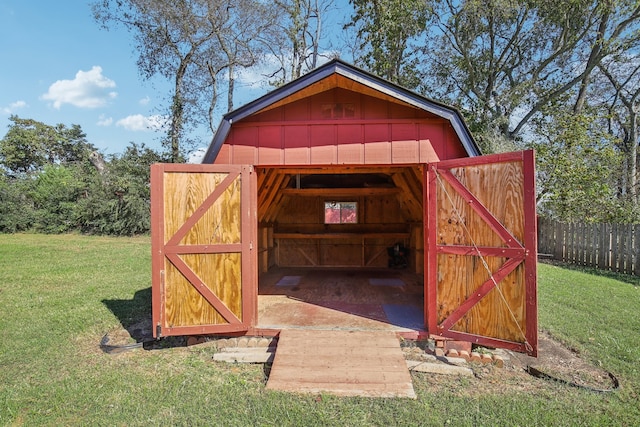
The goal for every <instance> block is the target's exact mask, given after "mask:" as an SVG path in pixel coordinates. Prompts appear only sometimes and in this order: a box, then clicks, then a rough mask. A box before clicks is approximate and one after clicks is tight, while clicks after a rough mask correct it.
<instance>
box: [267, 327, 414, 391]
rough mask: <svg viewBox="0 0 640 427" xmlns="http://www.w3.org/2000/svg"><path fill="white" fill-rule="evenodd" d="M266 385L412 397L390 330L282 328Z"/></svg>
mask: <svg viewBox="0 0 640 427" xmlns="http://www.w3.org/2000/svg"><path fill="white" fill-rule="evenodd" d="M267 389H270V390H280V391H288V392H297V393H330V394H334V395H338V396H366V397H408V398H412V399H415V398H416V394H415V392H414V390H413V383H412V382H411V374H410V373H409V370H408V368H407V364H406V362H405V360H404V356H403V354H402V350H401V349H400V342H399V341H398V339H397V338H396V335H395V334H394V333H393V332H390V331H308V330H295V329H289V330H286V329H285V330H283V331H281V332H280V337H279V339H278V347H277V349H276V354H275V358H274V361H273V365H272V367H271V373H270V374H269V380H268V381H267Z"/></svg>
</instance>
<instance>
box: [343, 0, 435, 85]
mask: <svg viewBox="0 0 640 427" xmlns="http://www.w3.org/2000/svg"><path fill="white" fill-rule="evenodd" d="M350 3H351V4H352V5H353V7H354V15H353V17H352V20H351V22H350V23H349V24H347V27H355V28H356V30H357V37H358V41H359V50H360V51H361V56H360V57H359V58H356V62H358V63H361V64H363V65H364V66H366V67H367V68H368V69H369V70H371V71H372V72H373V73H375V74H377V75H379V76H380V77H383V78H385V79H387V80H389V81H391V82H394V83H398V84H400V85H402V86H406V87H409V88H414V87H416V86H417V85H418V82H419V79H420V75H419V73H417V69H416V65H417V63H418V56H417V55H416V53H417V51H416V50H415V49H412V46H411V44H410V41H411V40H412V39H414V38H415V37H417V36H418V35H420V34H422V33H423V32H424V31H425V30H426V23H427V18H428V15H429V8H428V3H427V2H424V1H420V0H411V1H406V0H381V1H375V2H370V1H367V0H350Z"/></svg>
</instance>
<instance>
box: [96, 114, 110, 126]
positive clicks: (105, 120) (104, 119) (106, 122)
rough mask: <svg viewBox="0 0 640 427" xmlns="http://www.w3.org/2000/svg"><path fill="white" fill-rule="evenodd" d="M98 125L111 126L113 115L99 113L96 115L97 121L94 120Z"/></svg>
mask: <svg viewBox="0 0 640 427" xmlns="http://www.w3.org/2000/svg"><path fill="white" fill-rule="evenodd" d="M96 124H97V125H98V126H105V127H106V126H111V125H112V124H113V117H106V116H105V115H104V114H100V117H98V121H97V122H96Z"/></svg>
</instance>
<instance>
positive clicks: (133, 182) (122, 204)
mask: <svg viewBox="0 0 640 427" xmlns="http://www.w3.org/2000/svg"><path fill="white" fill-rule="evenodd" d="M164 161H167V159H166V158H165V157H163V156H162V155H161V154H160V153H157V152H156V151H154V150H152V149H150V148H148V147H145V146H144V145H141V146H139V145H137V144H133V143H132V144H131V145H129V146H128V147H127V149H126V150H125V152H124V153H123V154H121V155H113V156H110V157H109V158H107V161H106V167H105V172H104V173H103V174H97V173H95V171H94V173H93V174H91V173H89V174H87V175H86V177H87V179H86V181H85V182H86V184H85V185H86V186H85V189H84V193H83V195H82V197H80V198H79V199H78V201H77V205H76V209H75V221H76V224H77V227H78V228H79V230H80V231H82V232H84V233H90V234H110V235H126V236H130V235H135V234H142V233H147V232H149V229H150V222H151V213H150V206H151V201H150V199H151V193H150V187H149V179H150V166H151V165H152V164H153V163H158V162H164Z"/></svg>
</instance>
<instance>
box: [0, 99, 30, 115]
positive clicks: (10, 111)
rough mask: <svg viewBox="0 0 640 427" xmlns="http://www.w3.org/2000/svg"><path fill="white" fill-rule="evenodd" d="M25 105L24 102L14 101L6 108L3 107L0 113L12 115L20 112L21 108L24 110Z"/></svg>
mask: <svg viewBox="0 0 640 427" xmlns="http://www.w3.org/2000/svg"><path fill="white" fill-rule="evenodd" d="M26 106H27V103H26V102H24V101H16V102H12V103H11V104H9V106H8V107H4V108H3V109H2V112H3V113H5V114H14V113H15V112H16V110H20V109H21V108H25V107H26Z"/></svg>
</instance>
